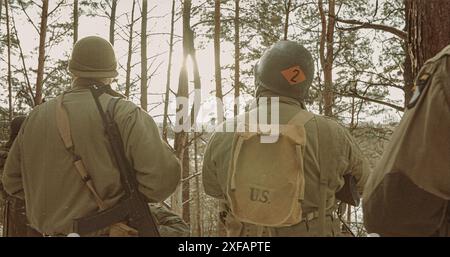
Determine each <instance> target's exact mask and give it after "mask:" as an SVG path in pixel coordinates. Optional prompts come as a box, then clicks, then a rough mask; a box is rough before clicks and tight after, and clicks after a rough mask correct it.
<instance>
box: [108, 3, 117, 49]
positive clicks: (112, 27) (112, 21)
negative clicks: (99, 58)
mask: <svg viewBox="0 0 450 257" xmlns="http://www.w3.org/2000/svg"><path fill="white" fill-rule="evenodd" d="M116 9H117V0H112V4H111V15H110V20H109V42H110V43H111V45H114V36H115V34H116Z"/></svg>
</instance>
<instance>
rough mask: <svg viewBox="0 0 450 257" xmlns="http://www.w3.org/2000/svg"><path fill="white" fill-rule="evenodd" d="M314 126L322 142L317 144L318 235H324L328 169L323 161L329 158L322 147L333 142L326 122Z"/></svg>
mask: <svg viewBox="0 0 450 257" xmlns="http://www.w3.org/2000/svg"><path fill="white" fill-rule="evenodd" d="M316 126H317V130H318V139H319V142H322V144H319V163H320V164H321V165H320V175H319V201H320V202H319V217H318V219H319V220H318V221H319V234H320V236H326V229H325V228H326V224H325V219H326V208H327V188H328V173H329V172H330V171H329V170H326V169H325V167H324V165H323V163H324V162H325V161H326V160H329V159H330V158H328V157H329V156H328V155H327V153H328V152H327V151H324V148H325V147H326V146H330V145H331V144H333V140H332V138H331V129H330V126H329V125H328V123H327V124H326V126H318V125H317V123H316ZM324 142H327V145H324V144H323V143H324ZM321 146H323V147H321Z"/></svg>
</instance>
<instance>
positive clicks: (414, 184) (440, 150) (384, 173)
mask: <svg viewBox="0 0 450 257" xmlns="http://www.w3.org/2000/svg"><path fill="white" fill-rule="evenodd" d="M449 131H450V46H447V47H446V48H445V49H443V50H442V51H441V52H440V53H439V54H437V55H436V56H435V57H433V58H431V59H430V60H428V61H427V62H426V63H425V64H424V67H423V68H422V70H421V71H420V72H419V75H418V77H417V79H416V84H415V92H414V96H413V98H412V99H411V102H410V103H409V104H408V107H407V110H406V111H405V114H404V116H403V118H402V121H401V122H400V125H399V126H398V127H397V129H396V130H395V133H394V134H393V136H392V139H391V142H390V143H389V145H388V146H387V147H386V150H385V152H384V154H383V157H382V158H381V160H380V162H379V163H378V165H377V167H376V168H375V170H374V172H373V173H372V174H371V176H370V177H369V180H368V183H367V186H366V188H365V192H364V197H363V213H364V224H365V227H366V229H367V231H368V232H370V233H378V234H380V235H382V236H450V226H449V223H450V209H449V201H450V133H449Z"/></svg>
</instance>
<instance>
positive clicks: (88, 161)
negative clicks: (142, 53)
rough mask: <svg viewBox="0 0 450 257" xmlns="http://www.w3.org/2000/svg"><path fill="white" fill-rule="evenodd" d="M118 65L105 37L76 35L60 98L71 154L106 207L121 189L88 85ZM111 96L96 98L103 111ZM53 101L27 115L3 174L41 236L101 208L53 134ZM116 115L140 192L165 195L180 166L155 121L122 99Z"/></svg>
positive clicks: (67, 228) (66, 228) (154, 198)
mask: <svg viewBox="0 0 450 257" xmlns="http://www.w3.org/2000/svg"><path fill="white" fill-rule="evenodd" d="M83 47H84V48H85V49H83ZM105 47H106V48H107V49H106V50H105V49H103V48H105ZM86 63H87V64H90V65H91V66H92V67H91V66H89V65H87V64H86ZM116 68H117V63H116V61H115V56H114V51H113V49H112V46H111V45H110V44H109V43H107V41H105V40H103V39H101V38H98V37H89V38H85V39H82V40H80V41H79V42H78V43H77V44H76V45H75V48H74V51H73V54H72V58H71V62H70V65H69V70H70V72H71V73H72V74H73V75H74V76H75V80H74V82H73V85H72V89H70V90H69V91H67V92H66V93H65V97H64V100H63V105H64V107H65V109H66V111H67V113H68V117H69V121H70V130H71V133H72V139H73V142H74V152H75V153H76V154H77V155H78V156H80V157H81V159H82V160H83V162H84V164H85V166H86V167H87V170H88V172H89V175H90V177H91V179H92V181H93V184H94V185H95V189H96V191H97V193H98V195H99V196H100V198H101V199H102V200H103V201H104V203H105V204H106V205H107V206H113V205H115V204H117V203H118V202H119V200H121V198H122V196H123V195H124V191H123V189H122V184H121V180H120V173H119V170H118V168H117V166H116V164H115V162H114V161H113V159H112V153H111V149H110V144H109V142H108V139H107V138H106V135H105V133H104V127H103V122H102V119H101V116H100V114H99V112H98V109H97V106H96V104H95V101H94V98H93V96H92V95H91V92H90V90H89V86H92V84H93V82H92V81H93V80H94V83H95V79H96V78H98V79H101V78H112V77H115V76H116V75H117V71H116ZM91 78H92V79H91ZM111 98H112V96H111V95H108V94H102V95H101V96H100V97H99V101H100V104H101V105H102V107H103V109H106V105H107V104H108V102H109V100H110V99H111ZM56 103H57V101H56V99H54V100H51V101H48V102H46V103H43V104H41V105H39V106H37V107H36V108H35V109H34V110H33V111H32V112H31V113H30V114H29V116H28V118H27V120H26V121H25V123H24V125H23V127H22V129H21V131H20V133H19V135H18V137H17V139H16V141H15V142H14V144H13V146H12V148H11V152H10V155H9V158H8V160H7V162H6V167H5V173H4V176H3V184H4V187H5V190H6V191H7V192H8V193H9V194H10V195H13V196H15V197H19V198H22V199H25V202H26V209H27V217H28V219H29V222H30V224H31V226H32V227H33V228H34V229H35V230H37V231H38V232H39V233H42V234H45V235H61V234H62V235H65V234H69V233H71V232H73V227H72V225H73V220H74V219H77V218H82V217H86V216H89V215H93V214H95V213H96V212H98V211H99V207H98V205H97V203H96V201H95V199H94V197H93V196H92V194H91V192H90V191H89V190H88V188H87V187H86V185H85V184H84V183H83V181H82V179H81V177H80V175H79V174H78V173H77V170H76V169H75V167H74V164H73V159H72V158H73V156H72V155H71V154H70V153H69V152H68V151H67V149H66V148H65V145H64V143H63V141H62V139H61V137H60V134H59V133H58V129H57V124H56V108H57V106H56ZM114 119H115V122H116V123H117V125H118V128H119V131H120V134H121V138H122V141H123V144H124V148H125V149H124V151H125V155H126V157H127V159H128V160H129V161H130V163H131V165H132V167H133V169H134V170H135V172H136V178H137V181H138V184H139V191H140V192H141V193H142V195H143V196H145V198H146V199H147V200H148V201H149V202H158V201H162V200H164V199H166V198H167V197H169V196H170V194H172V193H173V192H174V191H175V188H176V187H177V185H178V183H179V182H180V164H179V161H178V159H177V158H176V157H175V155H174V154H173V153H172V151H171V150H170V149H169V147H168V145H167V144H165V143H164V142H163V141H162V139H161V137H160V135H159V131H158V128H157V126H156V124H155V122H154V121H153V119H152V118H151V117H150V116H149V115H148V114H147V113H146V112H145V111H143V110H142V109H141V108H139V107H138V106H136V105H135V104H133V103H132V102H129V101H125V100H120V101H119V102H118V103H117V105H116V108H115V113H114Z"/></svg>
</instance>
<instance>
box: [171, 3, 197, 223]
mask: <svg viewBox="0 0 450 257" xmlns="http://www.w3.org/2000/svg"><path fill="white" fill-rule="evenodd" d="M191 5H192V2H191V0H184V2H183V62H182V66H181V70H180V76H179V80H178V90H177V114H176V115H177V117H176V126H177V125H178V126H183V125H182V124H184V123H185V122H188V121H187V120H185V118H186V117H187V116H188V115H187V114H188V113H189V106H185V105H184V104H189V103H180V102H179V100H181V98H184V99H188V98H189V77H188V71H187V68H186V63H187V58H188V56H189V50H190V37H191V36H192V35H191V34H192V32H191V27H190V26H191V25H190V22H191ZM174 148H175V152H176V155H177V157H178V159H180V161H181V163H182V165H181V174H182V178H187V177H189V158H186V157H188V156H189V155H188V154H186V152H188V151H189V148H188V136H187V133H186V131H180V132H177V133H175V143H174ZM188 185H189V184H188ZM184 188H185V183H182V184H181V185H180V186H179V187H178V188H177V190H176V192H175V193H174V195H173V197H172V209H173V210H174V211H175V212H176V213H178V214H179V215H182V217H183V218H188V217H187V215H186V214H185V213H183V212H184V211H185V210H186V209H184V208H183V197H185V195H183V191H184ZM185 221H186V220H185ZM187 222H188V221H187Z"/></svg>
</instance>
